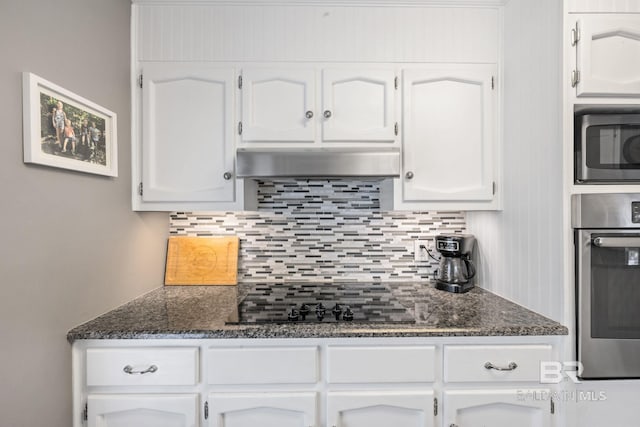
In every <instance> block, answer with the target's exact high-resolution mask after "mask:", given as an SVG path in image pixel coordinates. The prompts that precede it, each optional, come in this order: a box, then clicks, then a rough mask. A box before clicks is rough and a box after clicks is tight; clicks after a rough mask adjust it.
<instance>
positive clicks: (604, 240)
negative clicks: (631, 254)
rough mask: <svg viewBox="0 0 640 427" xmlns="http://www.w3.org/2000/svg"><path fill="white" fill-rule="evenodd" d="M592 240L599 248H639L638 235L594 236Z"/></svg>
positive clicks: (639, 239)
mask: <svg viewBox="0 0 640 427" xmlns="http://www.w3.org/2000/svg"><path fill="white" fill-rule="evenodd" d="M592 241H593V245H594V246H597V247H599V248H640V237H596V238H595V239H593V240H592Z"/></svg>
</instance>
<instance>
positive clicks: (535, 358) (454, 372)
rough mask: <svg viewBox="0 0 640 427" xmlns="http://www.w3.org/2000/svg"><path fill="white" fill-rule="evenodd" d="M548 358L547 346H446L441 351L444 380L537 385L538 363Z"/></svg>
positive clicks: (548, 350) (549, 352)
mask: <svg viewBox="0 0 640 427" xmlns="http://www.w3.org/2000/svg"><path fill="white" fill-rule="evenodd" d="M551 355H552V353H551V346H550V345H448V346H445V348H444V380H445V382H477V381H501V382H502V381H536V382H537V381H540V362H541V361H544V360H551ZM489 364H491V365H489ZM491 366H493V368H492V367H491ZM500 369H505V370H500Z"/></svg>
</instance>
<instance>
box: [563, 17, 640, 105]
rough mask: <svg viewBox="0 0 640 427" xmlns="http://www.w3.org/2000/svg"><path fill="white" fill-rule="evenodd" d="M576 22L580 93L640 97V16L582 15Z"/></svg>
mask: <svg viewBox="0 0 640 427" xmlns="http://www.w3.org/2000/svg"><path fill="white" fill-rule="evenodd" d="M576 25H577V28H574V29H572V30H571V32H572V42H573V43H574V45H575V46H576V63H577V68H576V69H575V70H574V71H573V76H572V79H573V80H572V83H573V85H574V86H576V95H577V96H579V97H583V96H613V97H616V96H640V15H631V14H629V15H598V14H594V15H580V16H579V17H578V18H577V21H576Z"/></svg>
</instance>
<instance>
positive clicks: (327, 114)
mask: <svg viewBox="0 0 640 427" xmlns="http://www.w3.org/2000/svg"><path fill="white" fill-rule="evenodd" d="M323 115H324V118H325V119H328V118H329V117H331V111H329V110H324V113H323Z"/></svg>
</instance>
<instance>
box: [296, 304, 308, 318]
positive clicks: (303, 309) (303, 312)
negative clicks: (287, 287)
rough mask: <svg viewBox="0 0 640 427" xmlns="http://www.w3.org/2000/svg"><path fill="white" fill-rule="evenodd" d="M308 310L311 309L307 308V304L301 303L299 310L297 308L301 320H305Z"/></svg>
mask: <svg viewBox="0 0 640 427" xmlns="http://www.w3.org/2000/svg"><path fill="white" fill-rule="evenodd" d="M310 311H311V310H309V306H308V305H307V304H302V305H301V306H300V310H299V313H300V319H301V320H306V318H307V314H309V312H310Z"/></svg>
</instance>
